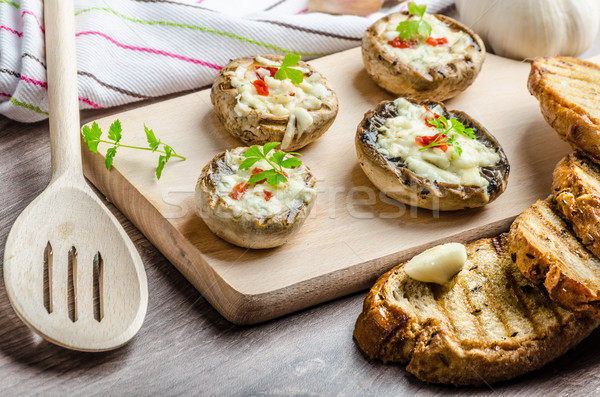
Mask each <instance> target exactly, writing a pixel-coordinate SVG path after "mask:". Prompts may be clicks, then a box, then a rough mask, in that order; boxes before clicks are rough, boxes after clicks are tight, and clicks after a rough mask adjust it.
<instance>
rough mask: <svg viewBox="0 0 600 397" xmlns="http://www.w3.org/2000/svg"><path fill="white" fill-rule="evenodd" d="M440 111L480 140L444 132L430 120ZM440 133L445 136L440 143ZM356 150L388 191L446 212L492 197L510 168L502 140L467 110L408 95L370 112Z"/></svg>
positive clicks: (368, 172) (375, 180)
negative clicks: (501, 145) (496, 137)
mask: <svg viewBox="0 0 600 397" xmlns="http://www.w3.org/2000/svg"><path fill="white" fill-rule="evenodd" d="M436 115H437V116H438V117H439V116H444V117H445V118H446V119H448V120H450V119H451V118H454V119H456V120H458V121H459V122H460V123H462V124H463V125H464V127H465V128H472V130H473V134H474V136H475V139H470V138H468V137H467V136H464V135H461V134H457V133H455V132H448V134H447V135H445V134H443V133H440V132H439V131H437V130H436V129H435V127H433V126H431V124H430V122H433V121H432V120H434V119H436ZM436 133H439V134H440V136H439V137H440V138H441V139H438V140H437V144H436V141H435V140H434V138H435V137H436ZM444 137H445V138H444ZM448 137H451V138H452V139H450V140H448ZM452 140H454V141H455V142H457V144H458V146H459V147H460V148H458V149H457V147H456V144H454V145H453V144H451V143H450V142H452ZM444 143H446V144H444ZM460 150H462V154H460V155H459V153H458V152H459V151H460ZM356 152H357V155H358V160H359V162H360V165H361V166H362V168H363V170H364V171H365V174H366V175H367V176H368V177H369V179H370V180H371V182H373V184H374V185H375V186H376V187H377V188H379V189H380V190H381V191H383V192H384V193H385V194H386V195H388V196H389V197H391V198H394V199H396V200H398V201H401V202H403V203H406V204H409V205H413V206H416V207H422V208H427V209H439V210H443V211H450V210H460V209H464V208H472V207H480V206H482V205H484V204H487V203H489V202H491V201H492V200H494V199H495V198H496V197H498V196H499V195H500V194H501V193H502V192H503V191H504V190H505V188H506V184H507V181H508V173H509V169H510V167H509V164H508V160H507V158H506V155H505V154H504V151H503V150H502V148H501V147H500V144H499V143H498V141H497V140H496V139H495V138H494V137H493V136H492V135H491V134H490V133H489V132H488V131H487V130H486V129H485V128H484V127H483V126H482V125H480V124H479V123H477V122H476V121H475V120H473V119H472V118H470V117H469V116H468V115H467V114H465V113H463V112H460V111H455V110H452V111H448V110H446V108H445V107H444V106H443V105H442V104H441V103H438V102H431V101H430V102H426V103H424V104H420V103H418V102H417V101H415V100H413V99H404V98H398V99H396V100H395V101H383V102H381V103H380V104H379V105H377V107H376V108H375V109H373V110H370V111H369V112H367V113H366V114H365V117H364V119H363V120H362V122H361V123H360V125H359V126H358V130H357V133H356Z"/></svg>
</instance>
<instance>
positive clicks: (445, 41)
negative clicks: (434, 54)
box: [425, 37, 448, 47]
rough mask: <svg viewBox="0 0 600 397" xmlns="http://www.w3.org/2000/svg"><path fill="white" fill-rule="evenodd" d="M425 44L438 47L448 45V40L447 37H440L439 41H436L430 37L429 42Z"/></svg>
mask: <svg viewBox="0 0 600 397" xmlns="http://www.w3.org/2000/svg"><path fill="white" fill-rule="evenodd" d="M425 42H426V43H427V44H429V45H430V46H432V47H437V46H439V45H444V44H448V39H447V38H445V37H440V38H437V39H434V38H433V37H429V38H428V39H427V40H425Z"/></svg>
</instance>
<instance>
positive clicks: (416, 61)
mask: <svg viewBox="0 0 600 397" xmlns="http://www.w3.org/2000/svg"><path fill="white" fill-rule="evenodd" d="M408 18H409V16H408V15H404V14H393V15H391V16H390V19H389V21H388V23H387V24H382V25H380V26H379V31H378V32H377V34H378V36H379V38H380V39H381V41H383V43H384V44H383V45H384V47H385V50H386V51H387V52H389V53H390V54H391V55H392V56H394V57H395V58H398V59H399V60H401V61H402V62H403V63H406V64H408V65H410V66H411V67H413V68H414V69H416V70H417V71H418V72H419V73H421V74H424V75H427V74H429V71H430V70H431V69H432V68H435V67H436V66H438V65H447V64H449V63H451V62H454V61H457V60H462V59H465V58H468V57H469V54H473V53H476V52H477V51H478V50H477V48H478V46H477V45H476V44H475V42H474V41H473V38H472V37H471V36H470V35H469V34H468V33H466V32H463V31H455V30H452V29H451V28H450V26H448V25H447V24H446V23H444V22H442V21H440V20H439V19H437V18H436V17H435V16H433V15H431V14H425V16H424V20H425V21H426V22H428V23H429V24H430V25H431V37H430V39H429V40H428V41H426V42H422V43H408V46H405V45H403V46H401V47H402V48H398V47H395V46H393V45H392V44H391V43H392V42H393V41H394V39H396V38H397V37H398V32H397V31H396V28H397V27H398V24H399V23H400V22H402V21H405V20H407V19H408ZM412 18H415V17H412ZM444 39H445V40H444ZM436 40H441V41H442V42H443V43H436Z"/></svg>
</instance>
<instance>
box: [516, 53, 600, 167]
mask: <svg viewBox="0 0 600 397" xmlns="http://www.w3.org/2000/svg"><path fill="white" fill-rule="evenodd" d="M527 86H528V88H529V92H531V94H532V95H533V96H535V97H536V98H537V99H538V100H539V102H540V108H541V111H542V114H543V115H544V118H545V119H546V121H547V122H548V124H550V125H551V126H552V128H554V129H555V130H556V132H558V134H559V135H560V137H561V138H562V139H563V140H565V141H567V142H569V143H570V144H571V146H572V147H573V148H575V149H581V150H583V151H585V152H586V153H588V154H589V155H590V156H592V157H595V158H597V159H600V66H598V65H596V64H594V63H591V62H587V61H582V60H580V59H576V58H571V57H546V58H536V59H535V60H534V61H533V62H532V64H531V73H530V75H529V80H528V83H527Z"/></svg>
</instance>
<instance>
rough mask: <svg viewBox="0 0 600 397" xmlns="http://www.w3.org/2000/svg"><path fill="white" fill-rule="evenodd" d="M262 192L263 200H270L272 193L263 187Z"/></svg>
mask: <svg viewBox="0 0 600 397" xmlns="http://www.w3.org/2000/svg"><path fill="white" fill-rule="evenodd" d="M263 192H264V193H265V201H269V200H271V197H273V193H271V192H269V191H268V190H265V189H263Z"/></svg>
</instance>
